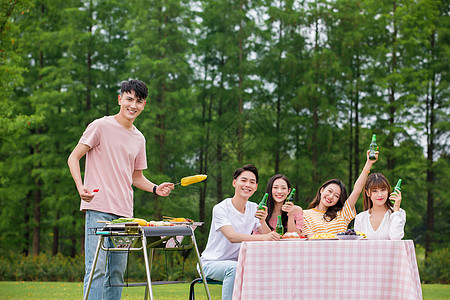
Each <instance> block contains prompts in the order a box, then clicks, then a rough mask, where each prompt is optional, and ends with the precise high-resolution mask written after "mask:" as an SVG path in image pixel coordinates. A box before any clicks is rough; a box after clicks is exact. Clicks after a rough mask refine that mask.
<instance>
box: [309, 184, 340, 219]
mask: <svg viewBox="0 0 450 300" xmlns="http://www.w3.org/2000/svg"><path fill="white" fill-rule="evenodd" d="M332 183H334V184H337V185H338V186H339V187H340V189H341V193H340V196H339V200H338V202H337V203H336V204H335V205H334V206H331V207H328V209H327V211H326V212H325V213H324V214H323V218H324V219H325V221H327V222H330V221H332V220H333V219H334V218H336V217H337V213H338V212H339V211H340V210H341V209H342V208H343V207H344V204H345V201H346V200H347V189H346V188H345V186H344V184H343V183H342V181H340V180H339V179H330V180H328V181H327V182H325V183H324V184H322V186H321V187H320V188H319V189H318V190H317V194H316V196H315V197H314V199H313V200H312V201H311V203H310V204H309V206H308V209H311V208H316V206H318V205H319V203H320V198H321V196H322V194H321V191H322V190H323V189H325V188H326V187H327V186H328V185H330V184H332Z"/></svg>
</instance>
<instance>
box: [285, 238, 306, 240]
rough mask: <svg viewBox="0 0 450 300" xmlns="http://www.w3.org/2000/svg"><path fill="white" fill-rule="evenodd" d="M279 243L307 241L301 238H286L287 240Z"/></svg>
mask: <svg viewBox="0 0 450 300" xmlns="http://www.w3.org/2000/svg"><path fill="white" fill-rule="evenodd" d="M280 240H281V241H307V240H308V239H302V238H288V239H280Z"/></svg>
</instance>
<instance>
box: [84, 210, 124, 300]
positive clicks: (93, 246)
mask: <svg viewBox="0 0 450 300" xmlns="http://www.w3.org/2000/svg"><path fill="white" fill-rule="evenodd" d="M117 218H118V216H115V215H112V214H108V213H103V212H99V211H95V210H87V211H86V225H85V245H84V251H85V262H84V263H85V270H86V272H85V275H84V286H83V294H84V295H85V294H86V291H87V284H88V281H89V276H90V274H91V270H92V264H93V263H94V257H95V251H96V250H97V245H98V240H99V236H98V235H95V234H94V232H95V230H94V228H99V227H102V226H103V225H104V224H101V223H98V222H97V221H99V220H101V221H111V220H114V219H117ZM103 245H104V246H105V247H110V248H111V247H113V243H112V241H111V239H110V238H105V239H104V241H103ZM127 257H128V254H127V252H111V251H108V252H106V251H103V250H100V252H99V255H98V259H97V265H96V267H95V271H94V277H93V278H92V283H91V288H90V290H89V298H88V299H92V300H100V299H105V300H114V299H120V298H121V296H122V287H111V285H115V284H123V275H124V274H125V270H126V266H127Z"/></svg>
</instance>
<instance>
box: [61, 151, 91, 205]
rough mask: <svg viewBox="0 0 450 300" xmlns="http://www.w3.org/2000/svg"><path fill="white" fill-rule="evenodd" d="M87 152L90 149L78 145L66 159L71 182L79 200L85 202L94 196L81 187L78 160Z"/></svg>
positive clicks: (81, 181) (81, 180)
mask: <svg viewBox="0 0 450 300" xmlns="http://www.w3.org/2000/svg"><path fill="white" fill-rule="evenodd" d="M89 150H91V148H90V147H89V146H88V145H85V144H81V143H78V144H77V145H76V147H75V148H74V149H73V151H72V153H70V155H69V158H68V159H67V164H68V165H69V169H70V174H72V178H73V181H75V185H76V186H77V190H78V193H79V194H80V197H81V199H82V200H84V201H86V202H90V201H91V200H92V198H94V194H91V191H89V189H88V188H87V187H85V186H84V185H83V179H81V171H80V159H81V158H82V157H83V156H84V155H86V153H87V152H88V151H89Z"/></svg>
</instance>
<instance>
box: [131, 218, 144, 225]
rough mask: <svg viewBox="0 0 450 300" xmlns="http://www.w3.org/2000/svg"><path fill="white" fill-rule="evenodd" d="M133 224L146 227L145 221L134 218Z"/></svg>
mask: <svg viewBox="0 0 450 300" xmlns="http://www.w3.org/2000/svg"><path fill="white" fill-rule="evenodd" d="M133 222H135V223H138V224H139V225H140V226H147V221H146V220H144V219H139V218H134V219H133Z"/></svg>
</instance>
